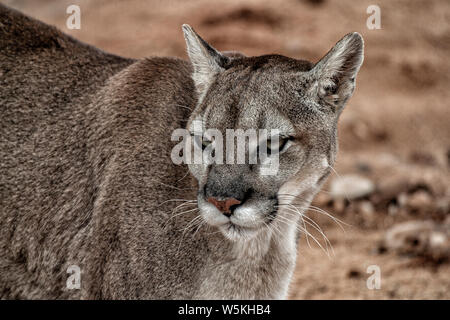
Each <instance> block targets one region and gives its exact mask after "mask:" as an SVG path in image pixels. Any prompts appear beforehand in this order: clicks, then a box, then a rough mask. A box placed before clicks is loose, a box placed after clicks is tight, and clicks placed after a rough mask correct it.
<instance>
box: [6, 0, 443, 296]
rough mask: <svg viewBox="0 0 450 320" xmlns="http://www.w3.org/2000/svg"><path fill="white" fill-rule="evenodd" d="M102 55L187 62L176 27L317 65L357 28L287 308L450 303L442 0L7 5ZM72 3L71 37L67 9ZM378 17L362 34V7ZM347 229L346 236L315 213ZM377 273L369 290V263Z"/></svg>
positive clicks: (49, 0)
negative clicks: (336, 142)
mask: <svg viewBox="0 0 450 320" xmlns="http://www.w3.org/2000/svg"><path fill="white" fill-rule="evenodd" d="M2 2H3V3H5V4H7V5H9V6H12V7H14V8H16V9H19V10H21V11H22V12H25V13H26V14H29V15H31V16H33V17H35V18H38V19H40V20H42V21H44V22H46V23H49V24H52V25H55V26H57V27H58V28H59V29H61V30H62V31H64V32H66V33H69V34H71V35H72V36H74V37H76V38H77V39H80V40H82V41H84V42H87V43H90V44H92V45H95V46H97V47H100V48H101V49H103V50H105V51H109V52H112V53H115V54H119V55H122V56H127V57H136V58H141V57H149V56H178V57H182V58H186V55H185V51H184V50H185V49H184V40H183V37H182V33H181V28H180V27H181V24H183V23H189V24H191V25H192V26H193V27H194V28H195V29H196V30H197V31H198V32H199V33H200V34H201V35H202V36H203V37H204V38H205V39H206V40H207V41H209V42H210V43H212V44H213V45H214V46H215V47H216V48H218V49H220V50H237V51H241V52H243V53H245V54H246V55H261V54H267V53H280V54H284V55H287V56H291V57H295V58H302V59H307V60H310V61H314V62H315V61H317V60H318V59H320V58H321V57H322V56H323V55H324V54H325V53H326V52H327V51H328V50H329V49H330V48H331V47H332V46H333V45H334V43H335V42H337V41H338V40H339V39H340V38H341V37H342V36H344V35H345V34H346V33H348V32H351V31H358V32H360V33H361V34H362V35H363V37H364V39H365V61H364V65H363V67H362V68H361V71H360V74H359V76H358V79H357V89H356V91H355V94H354V96H353V98H352V99H351V100H350V102H349V103H348V105H347V107H346V110H345V111H344V113H343V115H342V117H341V123H340V128H339V134H340V138H339V139H340V151H339V155H338V160H337V163H336V166H335V170H336V172H335V173H334V174H333V175H332V176H331V177H330V179H329V181H328V183H327V185H326V186H325V187H324V190H323V191H322V192H320V193H319V195H318V196H317V197H316V200H315V201H314V203H313V204H314V205H315V206H316V207H317V208H314V209H312V210H310V212H309V213H308V215H309V216H310V217H311V218H313V219H314V220H315V221H316V222H317V223H318V224H319V225H320V227H321V228H322V229H323V230H324V231H325V234H326V235H327V237H328V239H329V241H330V243H331V245H332V248H333V250H334V254H333V252H332V251H331V249H330V248H328V252H329V256H328V255H327V254H326V251H327V247H326V241H325V239H324V238H322V237H321V234H320V233H319V232H317V231H316V232H313V231H314V228H312V227H310V228H309V231H310V232H311V233H312V234H313V235H314V236H315V237H316V238H317V240H318V241H319V242H320V244H321V245H322V246H323V248H324V249H325V250H322V249H320V248H319V246H318V245H317V244H316V243H315V242H314V240H312V239H311V238H309V239H308V240H309V243H310V244H311V248H310V247H309V246H308V243H307V241H306V240H307V239H306V238H303V239H302V240H301V242H300V246H299V256H298V264H297V270H296V272H295V276H294V279H293V283H292V286H291V288H290V298H292V299H405V298H412V299H449V298H450V214H449V202H450V105H449V104H450V103H449V101H450V92H449V84H450V81H449V80H450V79H449V78H450V73H449V72H450V68H449V66H450V62H449V56H450V2H449V1H448V0H432V1H425V0H414V1H409V0H408V1H406V0H399V1H381V0H377V1H373V0H370V1H366V0H363V1H350V0H342V1H331V0H314V1H313V0H309V1H307V0H303V1H302V0H284V1H282V0H274V1H270V2H269V1H245V2H244V1H238V0H227V1H207V0H193V1H182V0H177V1H174V0H171V1H138V0H129V1H111V0H109V1H100V0H95V1H94V0H86V1H76V0H70V1H66V0H39V1H35V0H33V1H31V0H28V1H25V0H22V1H21V0H7V1H2ZM70 4H78V5H79V6H80V8H81V29H80V30H69V29H67V27H66V19H67V17H68V16H69V15H68V14H67V13H66V8H67V7H68V5H70ZM371 4H376V5H378V6H379V7H380V8H381V29H380V30H369V29H368V28H367V27H366V20H367V18H368V17H369V14H367V13H366V9H367V7H368V6H369V5H371ZM318 208H320V209H322V210H326V212H328V213H330V214H332V215H333V216H335V217H336V218H338V219H340V220H342V221H343V222H344V223H345V224H343V229H344V231H343V230H342V229H341V228H340V227H339V226H338V225H337V223H334V222H333V221H332V219H330V218H329V217H327V216H326V214H324V212H322V211H320V210H319V209H318ZM371 265H376V266H378V267H379V268H380V272H381V287H380V289H374V290H371V289H369V288H368V286H367V283H366V282H367V279H368V278H369V277H370V276H371V275H372V273H367V268H368V267H369V266H371Z"/></svg>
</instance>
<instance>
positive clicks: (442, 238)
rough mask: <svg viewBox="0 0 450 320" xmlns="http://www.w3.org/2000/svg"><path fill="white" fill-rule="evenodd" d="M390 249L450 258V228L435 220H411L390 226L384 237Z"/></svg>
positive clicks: (430, 256) (385, 243)
mask: <svg viewBox="0 0 450 320" xmlns="http://www.w3.org/2000/svg"><path fill="white" fill-rule="evenodd" d="M384 245H385V246H386V248H387V249H388V250H392V251H394V252H397V253H400V254H410V255H411V254H412V255H416V256H422V257H428V258H432V259H436V260H437V259H444V260H447V259H448V258H450V228H449V227H448V225H440V224H438V223H435V222H434V221H431V220H427V221H409V222H404V223H400V224H397V225H395V226H393V227H392V228H390V229H389V230H388V231H387V232H386V234H385V237H384Z"/></svg>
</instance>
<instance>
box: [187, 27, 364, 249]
mask: <svg viewBox="0 0 450 320" xmlns="http://www.w3.org/2000/svg"><path fill="white" fill-rule="evenodd" d="M183 32H184V36H185V40H186V43H187V52H188V55H189V58H190V60H191V63H192V66H193V74H192V78H193V80H194V83H195V86H196V90H197V93H198V103H197V105H196V107H195V110H194V111H193V113H192V115H191V117H190V119H189V121H188V125H187V129H188V130H189V131H190V133H191V134H192V135H193V136H194V135H196V136H201V137H202V139H201V141H200V142H197V143H200V144H201V147H202V149H208V151H210V152H211V151H212V153H213V154H214V151H215V150H216V148H219V147H221V146H224V147H223V149H224V151H223V152H221V156H222V155H223V157H224V158H225V157H226V156H227V155H235V156H236V157H237V156H238V153H239V152H241V153H242V152H243V151H242V149H241V150H240V151H239V150H238V145H237V144H234V145H233V147H232V148H231V149H230V148H226V146H228V144H227V143H228V142H229V141H226V140H227V139H226V138H227V130H230V129H233V130H234V132H242V131H244V132H248V131H247V130H249V129H250V130H251V129H254V130H260V129H266V130H267V132H269V134H268V135H267V137H264V139H261V138H258V140H257V141H256V143H250V142H249V141H247V144H246V145H247V148H245V151H244V152H245V156H246V159H248V158H250V154H251V153H252V152H256V151H258V150H259V151H260V150H261V149H263V151H265V153H266V154H267V156H266V157H265V159H264V160H263V159H259V158H258V161H257V162H256V163H229V162H228V161H214V162H212V161H203V162H202V163H200V164H198V163H197V164H189V170H190V172H191V173H192V174H193V176H194V177H195V178H196V179H197V180H198V185H199V188H198V199H197V200H198V207H199V209H200V214H201V215H202V217H203V219H205V221H206V222H207V223H209V224H210V225H212V226H216V227H218V228H219V230H220V231H221V232H222V233H223V234H224V235H225V236H226V237H227V238H228V239H230V240H238V239H248V238H252V237H254V236H255V235H257V234H258V233H261V232H265V230H267V228H266V227H267V226H269V225H270V224H271V223H273V221H275V220H276V219H281V220H282V219H284V220H285V221H286V223H289V221H291V220H289V219H288V218H287V217H283V210H282V208H289V205H290V204H291V203H293V201H294V199H295V201H296V205H297V208H300V210H302V208H303V209H305V207H302V206H300V207H298V204H299V203H300V204H302V203H303V204H305V205H306V206H307V205H309V202H310V201H311V200H312V197H313V196H314V194H315V193H316V192H317V191H318V189H319V188H320V186H321V184H322V183H323V182H324V181H325V179H326V177H327V176H328V175H329V173H330V170H331V167H332V166H333V164H334V161H335V156H336V151H337V122H338V118H339V115H340V113H341V112H342V110H343V108H344V105H345V103H346V102H347V100H348V99H349V98H350V97H351V95H352V93H353V90H354V88H355V78H356V74H357V73H358V70H359V68H360V66H361V64H362V62H363V50H364V49H363V48H364V43H363V39H362V37H361V35H360V34H358V33H350V34H348V35H346V36H345V37H344V38H342V39H341V40H340V41H339V42H338V43H337V44H336V45H335V46H334V47H333V48H332V49H331V50H330V51H329V52H328V53H327V54H326V55H325V56H324V57H323V58H322V59H321V60H320V61H319V62H318V63H316V64H313V63H310V62H307V61H303V60H296V59H292V58H287V57H284V56H281V55H264V56H259V57H245V56H243V55H241V54H238V53H220V52H218V51H217V50H216V49H214V48H213V47H212V46H211V45H209V44H208V43H207V42H205V41H204V40H203V39H202V38H201V37H200V36H199V35H198V34H197V33H196V32H195V31H194V30H193V29H192V28H191V27H190V26H188V25H183ZM209 129H214V130H215V131H216V132H218V133H221V134H222V137H223V139H220V140H222V141H219V139H217V138H216V137H213V136H212V135H210V134H208V130H209ZM239 130H241V131H239ZM271 132H276V134H275V135H273V134H271ZM233 139H234V137H233ZM245 141H246V140H245ZM216 155H217V154H216ZM236 157H235V158H236ZM271 159H276V162H277V166H276V172H275V173H274V174H267V173H265V172H264V168H265V164H264V162H266V161H270V160H271Z"/></svg>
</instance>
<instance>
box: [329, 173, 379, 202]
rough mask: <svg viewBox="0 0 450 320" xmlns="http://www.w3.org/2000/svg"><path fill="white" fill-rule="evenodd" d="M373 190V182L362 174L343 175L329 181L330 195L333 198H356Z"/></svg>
mask: <svg viewBox="0 0 450 320" xmlns="http://www.w3.org/2000/svg"><path fill="white" fill-rule="evenodd" d="M374 191H375V184H374V183H373V182H372V181H371V180H369V179H367V178H365V177H362V176H358V175H345V176H341V177H339V178H336V179H334V180H333V181H332V182H331V197H332V198H333V199H343V198H344V199H348V200H352V199H358V198H362V197H365V196H367V195H369V194H371V193H372V192H374Z"/></svg>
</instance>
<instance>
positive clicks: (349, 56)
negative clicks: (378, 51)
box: [311, 32, 364, 108]
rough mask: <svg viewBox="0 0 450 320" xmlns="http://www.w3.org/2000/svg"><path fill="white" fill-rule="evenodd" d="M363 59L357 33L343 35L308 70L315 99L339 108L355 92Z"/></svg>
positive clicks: (362, 51) (360, 40) (362, 48)
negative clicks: (315, 92)
mask: <svg viewBox="0 0 450 320" xmlns="http://www.w3.org/2000/svg"><path fill="white" fill-rule="evenodd" d="M363 60H364V40H363V38H362V37H361V35H360V34H359V33H357V32H354V33H349V34H347V35H346V36H345V37H343V38H342V39H341V40H340V41H339V42H338V43H336V45H335V46H334V47H333V49H331V50H330V51H329V52H328V53H327V54H326V55H325V57H323V58H322V59H321V60H320V61H319V62H318V63H317V64H316V65H315V66H314V68H313V69H312V70H311V72H312V75H313V78H314V79H315V80H316V81H317V82H316V84H317V86H316V88H317V94H318V96H319V98H320V99H322V100H324V101H326V102H328V103H329V104H332V105H333V106H335V107H337V108H342V107H343V106H344V104H345V103H346V102H347V100H348V99H349V98H350V97H351V95H352V93H353V90H354V89H355V78H356V74H357V73H358V71H359V68H360V67H361V64H362V63H363Z"/></svg>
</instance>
